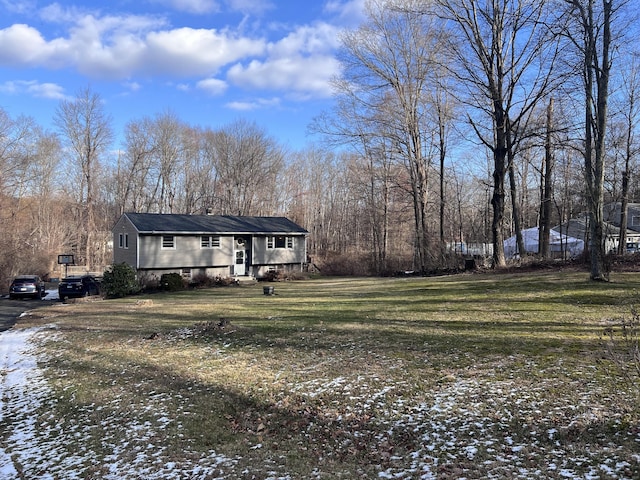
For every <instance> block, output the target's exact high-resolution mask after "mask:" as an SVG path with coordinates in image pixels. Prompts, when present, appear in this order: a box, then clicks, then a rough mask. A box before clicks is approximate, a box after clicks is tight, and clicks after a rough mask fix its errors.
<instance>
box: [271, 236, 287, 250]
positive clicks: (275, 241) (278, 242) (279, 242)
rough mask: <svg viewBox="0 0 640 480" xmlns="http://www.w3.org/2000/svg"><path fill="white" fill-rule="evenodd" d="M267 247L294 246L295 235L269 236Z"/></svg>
mask: <svg viewBox="0 0 640 480" xmlns="http://www.w3.org/2000/svg"><path fill="white" fill-rule="evenodd" d="M267 248H293V237H285V236H284V235H278V236H277V237H267Z"/></svg>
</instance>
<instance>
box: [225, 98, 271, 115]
mask: <svg viewBox="0 0 640 480" xmlns="http://www.w3.org/2000/svg"><path fill="white" fill-rule="evenodd" d="M225 106H226V107H227V108H230V109H232V110H239V111H244V112H246V111H250V110H259V109H262V108H273V107H278V106H280V99H279V98H258V99H255V100H252V101H250V102H249V101H246V102H228V103H227V104H226V105H225Z"/></svg>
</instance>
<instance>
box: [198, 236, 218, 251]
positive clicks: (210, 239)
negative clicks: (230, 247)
mask: <svg viewBox="0 0 640 480" xmlns="http://www.w3.org/2000/svg"><path fill="white" fill-rule="evenodd" d="M200 248H220V236H219V235H202V236H201V237H200Z"/></svg>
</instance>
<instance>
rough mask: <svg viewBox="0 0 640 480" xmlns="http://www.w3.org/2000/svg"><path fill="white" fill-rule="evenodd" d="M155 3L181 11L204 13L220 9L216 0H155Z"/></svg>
mask: <svg viewBox="0 0 640 480" xmlns="http://www.w3.org/2000/svg"><path fill="white" fill-rule="evenodd" d="M154 3H158V4H160V5H164V6H166V7H169V8H172V9H174V10H177V11H179V12H187V13H195V14H204V13H214V12H218V11H219V10H220V5H219V3H218V2H217V1H216V0H154Z"/></svg>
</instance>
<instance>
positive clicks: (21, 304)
mask: <svg viewBox="0 0 640 480" xmlns="http://www.w3.org/2000/svg"><path fill="white" fill-rule="evenodd" d="M41 306H42V300H30V299H29V300H9V299H8V298H0V332H4V331H5V330H9V329H10V328H11V327H13V325H14V324H15V323H16V319H17V318H18V317H19V316H20V315H21V314H22V313H24V312H26V311H27V310H32V309H34V308H36V307H41Z"/></svg>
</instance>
